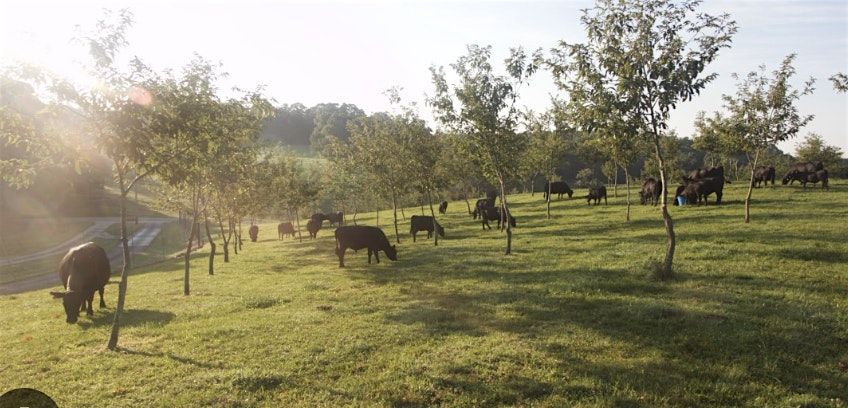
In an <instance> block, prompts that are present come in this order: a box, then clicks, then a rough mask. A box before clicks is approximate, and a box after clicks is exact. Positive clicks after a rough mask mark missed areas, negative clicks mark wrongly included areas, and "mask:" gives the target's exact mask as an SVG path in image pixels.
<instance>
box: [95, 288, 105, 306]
mask: <svg viewBox="0 0 848 408" xmlns="http://www.w3.org/2000/svg"><path fill="white" fill-rule="evenodd" d="M97 291H98V292H99V293H100V307H101V308H104V307H106V301H104V300H103V286H101V287H100V289H98V290H97Z"/></svg>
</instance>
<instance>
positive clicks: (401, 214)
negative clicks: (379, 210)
mask: <svg viewBox="0 0 848 408" xmlns="http://www.w3.org/2000/svg"><path fill="white" fill-rule="evenodd" d="M394 200H395V198H394V197H393V198H392V201H394ZM394 206H395V224H397V204H394ZM400 216H401V217H403V219H404V220H405V219H406V213H405V212H403V206H401V207H400ZM395 229H397V228H395Z"/></svg>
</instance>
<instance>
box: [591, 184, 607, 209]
mask: <svg viewBox="0 0 848 408" xmlns="http://www.w3.org/2000/svg"><path fill="white" fill-rule="evenodd" d="M601 198H603V199H604V205H606V204H607V188H606V187H605V186H600V187H589V194H588V195H587V196H586V204H590V205H591V204H592V200H595V205H598V204H600V203H601Z"/></svg>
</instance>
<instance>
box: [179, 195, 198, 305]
mask: <svg viewBox="0 0 848 408" xmlns="http://www.w3.org/2000/svg"><path fill="white" fill-rule="evenodd" d="M197 195H198V193H197V192H195V193H194V197H192V212H191V232H190V233H189V234H188V243H187V244H186V251H185V257H184V260H183V262H184V268H185V271H184V275H183V295H185V296H188V295H190V294H191V284H190V278H191V274H190V267H191V244H192V243H193V240H194V237H195V236H196V235H199V234H198V233H197V227H198V225H197V206H198V205H197ZM198 244H200V242H199V241H198Z"/></svg>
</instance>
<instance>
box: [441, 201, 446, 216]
mask: <svg viewBox="0 0 848 408" xmlns="http://www.w3.org/2000/svg"><path fill="white" fill-rule="evenodd" d="M447 212H448V202H447V201H442V202H441V203H439V214H445V213H447Z"/></svg>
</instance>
